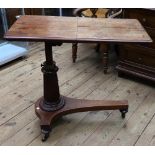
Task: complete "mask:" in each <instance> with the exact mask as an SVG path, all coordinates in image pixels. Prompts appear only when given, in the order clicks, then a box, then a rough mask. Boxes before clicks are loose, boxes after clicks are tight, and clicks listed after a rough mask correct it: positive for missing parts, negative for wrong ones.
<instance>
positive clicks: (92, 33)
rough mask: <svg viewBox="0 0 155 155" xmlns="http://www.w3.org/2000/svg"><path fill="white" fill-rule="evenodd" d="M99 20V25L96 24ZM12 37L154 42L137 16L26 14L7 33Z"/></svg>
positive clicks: (11, 38)
mask: <svg viewBox="0 0 155 155" xmlns="http://www.w3.org/2000/svg"><path fill="white" fill-rule="evenodd" d="M94 23H95V24H94ZM5 38H6V39H8V40H31V41H34V40H35V41H48V40H52V41H59V42H60V41H62V42H94V43H95V42H151V41H152V40H151V38H150V37H149V36H148V34H147V33H146V32H145V30H144V28H143V27H142V25H141V24H140V23H139V22H138V20H136V19H100V18H80V17H51V16H28V15H27V16H22V17H21V18H20V19H19V20H18V21H17V22H15V23H14V24H13V26H12V27H11V28H10V29H9V31H8V32H7V33H6V35H5Z"/></svg>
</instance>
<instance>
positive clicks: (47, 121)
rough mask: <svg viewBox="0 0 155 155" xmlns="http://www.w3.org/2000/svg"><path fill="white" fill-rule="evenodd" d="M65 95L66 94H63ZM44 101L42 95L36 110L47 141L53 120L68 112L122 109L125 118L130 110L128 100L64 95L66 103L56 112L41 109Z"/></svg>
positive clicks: (43, 139)
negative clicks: (86, 98) (74, 97)
mask: <svg viewBox="0 0 155 155" xmlns="http://www.w3.org/2000/svg"><path fill="white" fill-rule="evenodd" d="M63 97H64V96H63ZM43 102H44V99H43V97H41V98H40V99H39V100H38V101H37V102H36V103H35V112H36V114H37V116H38V117H39V119H40V121H41V123H40V126H41V131H42V135H43V137H42V141H45V140H46V139H47V138H48V137H49V133H50V131H51V125H52V122H53V121H54V120H55V119H57V118H58V117H61V116H63V115H66V114H71V113H76V112H85V111H96V110H117V109H118V110H120V112H121V114H122V118H125V114H126V113H127V112H128V101H127V100H122V101H111V100H83V99H73V98H68V97H64V102H65V105H64V107H62V108H61V109H59V110H57V111H54V112H47V111H44V110H42V109H41V107H40V105H42V103H43Z"/></svg>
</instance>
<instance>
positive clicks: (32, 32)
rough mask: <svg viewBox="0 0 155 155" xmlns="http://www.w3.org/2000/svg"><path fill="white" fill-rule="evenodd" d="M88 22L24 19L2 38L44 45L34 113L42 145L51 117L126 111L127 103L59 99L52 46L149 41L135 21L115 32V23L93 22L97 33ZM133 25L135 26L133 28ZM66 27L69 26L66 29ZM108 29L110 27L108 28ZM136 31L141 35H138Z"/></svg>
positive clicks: (108, 21)
mask: <svg viewBox="0 0 155 155" xmlns="http://www.w3.org/2000/svg"><path fill="white" fill-rule="evenodd" d="M91 22H94V21H93V20H92V19H86V18H71V17H68V18H67V17H44V16H23V17H21V18H20V19H19V20H18V21H17V22H16V23H15V24H14V25H13V26H12V28H11V29H10V30H9V31H8V32H7V33H6V35H5V38H6V39H8V40H34V41H40V40H41V41H44V42H45V56H46V61H45V62H44V63H43V64H42V66H41V67H42V72H43V74H44V76H43V78H44V96H43V98H41V99H40V100H39V101H37V102H36V104H35V105H36V108H35V111H36V113H37V115H38V117H39V118H40V119H41V122H42V124H41V129H42V133H43V139H42V140H43V141H45V140H46V139H47V138H48V136H49V133H50V130H51V126H50V125H51V122H52V121H53V117H56V116H57V117H58V116H59V115H60V114H67V113H74V112H81V111H86V110H90V111H91V110H100V109H105V110H108V109H110V110H112V109H114V110H115V109H119V110H120V112H121V113H122V117H123V118H124V117H125V113H126V112H127V111H128V104H127V101H90V100H84V101H83V100H76V99H68V98H66V97H63V96H61V95H60V92H59V85H58V77H57V71H58V67H57V66H56V64H55V62H54V61H53V53H52V46H57V45H59V46H60V45H61V44H62V43H63V42H66V41H70V42H73V41H75V42H85V41H86V42H103V41H105V42H109V41H112V42H113V41H116V42H120V41H122V42H124V41H128V42H135V41H137V42H138V41H141V42H145V41H146V42H147V41H148V42H150V41H151V39H150V38H149V36H148V35H147V33H146V32H145V31H144V29H143V28H142V27H141V25H140V24H139V23H138V22H137V21H136V20H129V21H128V20H119V22H120V23H121V24H122V25H121V28H120V27H119V28H118V25H119V23H118V20H105V21H101V20H99V19H98V20H96V22H97V24H96V25H97V27H95V29H96V28H98V29H96V31H94V30H95V29H94V27H89V26H88V25H90V23H91ZM133 22H135V24H133ZM69 23H70V25H68V24H69ZM126 23H127V24H128V26H127V25H126ZM61 24H62V25H61ZM101 26H105V30H104V29H103V33H102V31H101V30H100V28H101ZM108 26H111V27H110V28H109V27H108ZM126 26H127V27H126ZM128 27H129V28H128ZM87 28H88V29H90V30H91V31H90V32H91V33H90V34H89V35H88V34H86V35H85V36H84V35H83V33H82V32H85V31H87ZM127 28H128V29H127ZM134 28H135V30H134ZM118 29H119V30H120V29H121V30H122V31H120V35H118V33H117V31H118ZM77 30H78V31H77ZM107 30H108V31H107ZM109 30H112V32H113V33H109ZM129 30H130V33H129V35H128V36H129V37H128V38H126V39H125V38H124V36H125V34H126V35H127V31H129ZM132 31H133V32H132ZM139 31H141V33H140V32H139ZM97 32H100V33H101V34H102V35H101V34H98V33H97ZM114 32H115V33H114ZM135 32H137V33H136V34H137V35H134V36H133V37H132V36H130V34H133V33H135ZM124 33H125V34H124ZM110 34H111V35H110ZM116 36H117V37H116ZM119 36H120V37H119ZM131 39H132V40H131ZM81 102H85V104H82V103H81ZM70 104H72V105H70ZM40 109H41V111H40ZM59 110H60V111H61V112H60V111H59ZM54 115H56V116H54Z"/></svg>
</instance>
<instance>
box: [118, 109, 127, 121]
mask: <svg viewBox="0 0 155 155" xmlns="http://www.w3.org/2000/svg"><path fill="white" fill-rule="evenodd" d="M120 112H121V116H122V118H123V119H124V118H125V116H126V113H127V112H128V109H120Z"/></svg>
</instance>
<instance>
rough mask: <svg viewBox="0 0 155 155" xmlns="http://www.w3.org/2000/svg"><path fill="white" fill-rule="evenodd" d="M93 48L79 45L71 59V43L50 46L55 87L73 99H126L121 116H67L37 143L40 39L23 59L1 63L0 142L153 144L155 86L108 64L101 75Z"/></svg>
mask: <svg viewBox="0 0 155 155" xmlns="http://www.w3.org/2000/svg"><path fill="white" fill-rule="evenodd" d="M94 51H95V44H79V49H78V52H79V55H78V57H79V58H78V61H77V62H76V63H75V64H73V63H72V58H71V44H63V45H62V46H61V47H54V59H55V60H56V62H57V65H58V66H59V71H58V76H59V85H60V91H61V93H62V94H64V95H67V96H69V97H75V98H85V99H114V100H119V99H128V101H129V112H128V114H127V115H126V119H124V120H122V118H121V116H120V113H119V111H112V110H108V111H97V112H84V113H76V114H71V115H66V116H64V117H62V118H61V119H59V120H58V121H57V122H55V124H54V128H53V131H52V132H51V136H50V137H49V139H48V140H47V142H45V143H42V142H41V135H40V127H39V119H38V118H37V116H36V115H35V113H34V102H35V101H36V100H37V99H38V98H39V97H40V96H41V95H42V93H43V90H42V85H43V84H42V73H41V71H40V64H41V63H42V62H43V61H44V59H45V57H44V44H43V43H36V44H33V45H31V47H30V49H29V53H28V55H27V57H26V58H25V59H18V60H16V61H13V62H12V63H10V64H8V65H6V66H3V67H1V68H0V145H17V146H19V145H41V146H42V145H60V146H62V145H155V140H154V139H155V138H154V137H155V136H154V135H155V130H154V128H155V123H154V122H155V100H154V98H155V87H153V86H152V87H151V86H148V85H146V84H142V83H138V82H135V81H132V80H129V79H123V78H119V77H118V76H117V72H116V71H115V69H114V66H112V65H111V64H110V70H109V72H108V74H107V75H104V73H103V68H102V62H101V59H99V56H98V55H97V54H96V52H94ZM66 72H67V74H66ZM28 83H29V84H28Z"/></svg>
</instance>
